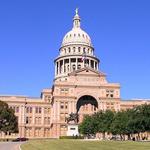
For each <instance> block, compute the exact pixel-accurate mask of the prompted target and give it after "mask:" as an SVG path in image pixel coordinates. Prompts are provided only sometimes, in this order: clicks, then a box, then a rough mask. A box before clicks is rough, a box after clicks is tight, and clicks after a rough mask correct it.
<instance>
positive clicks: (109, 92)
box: [106, 90, 114, 98]
mask: <svg viewBox="0 0 150 150" xmlns="http://www.w3.org/2000/svg"><path fill="white" fill-rule="evenodd" d="M106 97H108V98H113V97H114V90H106Z"/></svg>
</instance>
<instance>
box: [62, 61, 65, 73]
mask: <svg viewBox="0 0 150 150" xmlns="http://www.w3.org/2000/svg"><path fill="white" fill-rule="evenodd" d="M62 67H63V70H62V72H63V73H64V72H65V60H64V59H63V64H62Z"/></svg>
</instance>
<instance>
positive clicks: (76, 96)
mask: <svg viewBox="0 0 150 150" xmlns="http://www.w3.org/2000/svg"><path fill="white" fill-rule="evenodd" d="M51 63H53V62H51ZM54 63H55V66H54V67H55V76H54V82H53V85H52V88H48V89H43V90H42V92H41V97H40V98H32V97H25V96H7V95H2V96H0V100H1V101H4V102H7V103H8V105H9V107H11V108H13V109H14V111H15V115H16V116H17V118H18V126H19V133H17V134H10V135H5V134H4V133H0V138H9V137H12V138H16V137H27V138H59V137H60V136H66V135H67V131H68V124H67V122H66V120H65V118H66V117H68V116H69V114H71V113H77V114H78V116H79V117H78V124H79V123H81V122H82V120H83V117H84V115H87V114H88V115H90V114H93V113H94V112H97V111H100V110H104V111H105V110H107V109H110V110H113V111H120V110H126V109H128V108H133V107H134V106H137V105H141V104H145V103H150V101H148V100H144V99H140V100H139V99H137V100H136V99H135V100H121V96H120V84H119V83H109V82H108V81H107V79H106V74H105V73H104V72H102V71H101V69H100V60H99V58H97V57H96V55H95V49H94V47H93V44H92V40H91V38H90V36H89V35H88V34H87V33H86V32H85V31H84V30H83V29H82V28H81V18H80V16H79V14H78V10H76V13H75V16H74V17H73V27H72V29H71V30H70V31H69V32H67V33H66V34H65V36H64V37H63V40H62V43H61V46H60V49H59V55H58V56H57V58H55V60H54Z"/></svg>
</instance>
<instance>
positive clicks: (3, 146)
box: [0, 142, 23, 150]
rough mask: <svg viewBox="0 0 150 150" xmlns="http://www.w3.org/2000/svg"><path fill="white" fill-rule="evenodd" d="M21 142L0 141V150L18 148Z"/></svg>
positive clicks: (17, 149)
mask: <svg viewBox="0 0 150 150" xmlns="http://www.w3.org/2000/svg"><path fill="white" fill-rule="evenodd" d="M22 143H23V142H0V150H20V149H19V146H20V145H21V144H22Z"/></svg>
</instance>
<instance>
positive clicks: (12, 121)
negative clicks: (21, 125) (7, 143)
mask: <svg viewBox="0 0 150 150" xmlns="http://www.w3.org/2000/svg"><path fill="white" fill-rule="evenodd" d="M0 131H1V132H4V133H5V134H6V133H8V132H9V133H18V121H17V117H16V116H15V114H14V110H13V109H12V108H9V106H8V104H7V103H5V102H3V101H0Z"/></svg>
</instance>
